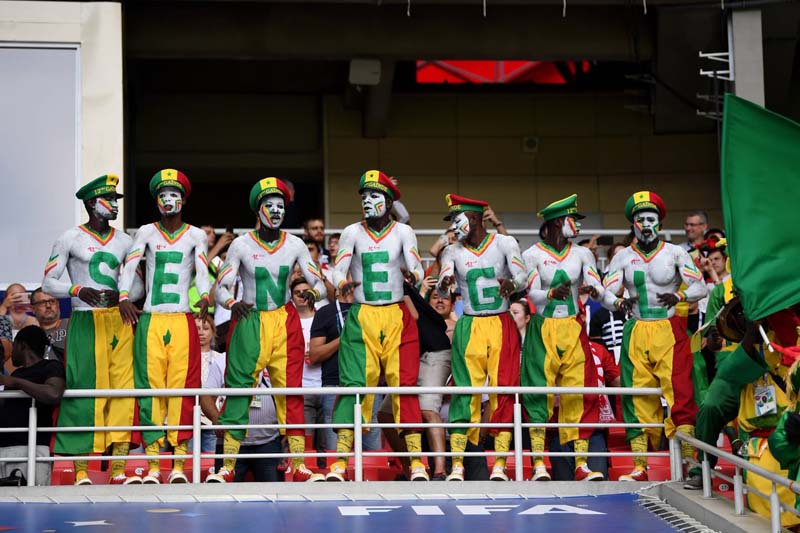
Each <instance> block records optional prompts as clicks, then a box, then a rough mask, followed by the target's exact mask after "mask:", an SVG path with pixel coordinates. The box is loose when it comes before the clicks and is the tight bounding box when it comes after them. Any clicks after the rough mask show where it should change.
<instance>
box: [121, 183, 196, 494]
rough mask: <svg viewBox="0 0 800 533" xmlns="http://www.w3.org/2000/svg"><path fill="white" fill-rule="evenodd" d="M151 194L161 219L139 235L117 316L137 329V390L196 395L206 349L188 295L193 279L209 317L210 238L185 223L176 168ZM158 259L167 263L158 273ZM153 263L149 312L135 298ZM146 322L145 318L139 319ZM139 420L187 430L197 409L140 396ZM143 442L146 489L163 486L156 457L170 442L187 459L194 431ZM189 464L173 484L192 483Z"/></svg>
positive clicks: (160, 434) (180, 462) (178, 464)
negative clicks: (140, 272) (141, 274)
mask: <svg viewBox="0 0 800 533" xmlns="http://www.w3.org/2000/svg"><path fill="white" fill-rule="evenodd" d="M149 188H150V194H151V196H152V197H153V199H154V200H155V203H156V205H157V207H158V210H159V212H160V214H161V219H160V220H159V221H157V222H155V223H153V224H147V225H146V226H142V227H141V228H139V230H138V231H137V232H136V237H134V240H133V245H131V251H130V252H129V253H128V256H127V258H126V261H125V266H124V267H123V270H122V274H121V275H120V283H119V312H120V314H121V315H122V318H123V320H124V321H125V322H126V323H128V324H136V332H135V334H134V350H133V368H134V378H135V384H136V388H137V389H161V388H167V387H170V388H178V387H186V388H195V387H199V386H200V345H199V343H198V342H197V325H196V324H195V322H194V320H193V319H192V317H191V315H189V314H188V313H189V311H190V307H189V288H190V286H191V281H192V276H193V275H195V274H196V276H195V283H196V284H197V288H198V290H199V291H200V301H199V303H198V307H199V313H200V316H201V317H205V315H206V314H207V313H208V307H209V299H208V298H209V297H208V293H209V291H210V290H211V283H210V282H209V278H208V239H207V237H206V235H205V233H204V232H203V230H201V229H200V228H197V227H194V226H190V225H188V224H186V223H185V222H184V221H183V214H182V212H183V206H184V205H185V204H186V200H187V198H188V197H189V195H190V194H191V191H192V187H191V184H190V182H189V178H187V177H186V175H185V174H184V173H183V172H180V171H178V170H175V169H163V170H159V171H158V172H156V173H155V175H154V176H153V177H152V179H151V180H150V187H149ZM156 255H160V256H161V257H165V258H168V259H164V262H163V263H161V265H163V266H161V267H160V268H159V267H156ZM143 257H146V258H147V272H146V276H147V283H146V286H147V289H148V290H147V298H146V300H145V304H144V312H142V311H140V310H139V309H138V308H136V307H135V306H134V305H133V303H132V302H131V301H130V299H129V293H130V291H131V290H132V287H133V282H134V280H135V279H136V268H137V267H138V266H139V263H140V262H141V260H142V258H143ZM140 315H141V316H140ZM138 403H139V419H140V421H141V424H142V425H143V426H156V425H161V424H162V422H163V421H164V420H165V418H166V420H167V423H168V424H169V425H173V426H176V425H188V424H191V421H192V409H191V402H189V401H186V399H184V398H181V397H179V396H174V397H146V396H143V397H139V398H138ZM141 433H142V439H143V441H144V442H143V443H144V445H145V454H146V455H147V456H148V457H147V463H148V473H147V475H146V476H145V477H144V478H142V480H141V481H142V482H143V483H152V484H159V483H161V464H160V460H159V458H158V457H157V455H158V453H159V450H160V448H161V445H162V444H163V443H164V440H165V438H166V439H167V440H169V443H170V444H171V445H172V446H174V449H175V455H186V453H187V451H188V449H189V447H188V441H189V439H190V438H191V437H192V433H191V431H188V430H167V431H166V432H165V431H164V430H161V429H159V430H143V431H142V432H141ZM185 462H186V460H185V459H174V461H173V468H172V472H171V473H170V475H169V478H168V481H169V483H186V482H188V479H187V477H186V475H185V474H184V472H183V469H184V468H183V467H184V464H185Z"/></svg>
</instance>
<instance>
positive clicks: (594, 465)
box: [550, 430, 608, 481]
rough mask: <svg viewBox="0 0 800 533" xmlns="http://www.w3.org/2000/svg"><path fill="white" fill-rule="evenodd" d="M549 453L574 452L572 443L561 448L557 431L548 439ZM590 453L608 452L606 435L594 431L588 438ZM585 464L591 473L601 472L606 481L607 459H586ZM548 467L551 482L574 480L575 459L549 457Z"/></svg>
mask: <svg viewBox="0 0 800 533" xmlns="http://www.w3.org/2000/svg"><path fill="white" fill-rule="evenodd" d="M550 451H551V452H574V451H575V446H574V442H570V443H569V444H567V445H566V446H562V445H561V442H560V441H559V438H558V431H556V432H555V433H554V435H553V437H551V438H550ZM589 451H590V452H605V451H608V447H607V446H606V435H605V433H603V432H602V431H599V430H598V431H595V432H594V433H592V436H591V437H589ZM586 464H587V465H588V466H589V468H590V469H591V470H592V471H593V472H602V473H603V475H604V476H605V477H606V479H608V457H587V459H586ZM550 465H551V466H552V470H553V480H555V481H572V480H573V479H575V458H574V457H551V458H550Z"/></svg>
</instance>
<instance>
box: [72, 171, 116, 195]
mask: <svg viewBox="0 0 800 533" xmlns="http://www.w3.org/2000/svg"><path fill="white" fill-rule="evenodd" d="M118 183H119V176H117V175H116V174H104V175H103V176H100V177H99V178H95V179H93V180H92V181H90V182H89V183H87V184H86V185H84V186H83V187H81V188H80V189H78V192H76V193H75V197H76V198H77V199H78V200H82V201H84V202H85V201H87V200H91V199H92V198H97V197H98V196H104V195H106V194H108V193H112V192H113V193H116V195H117V198H122V195H121V194H120V193H118V192H117V184H118Z"/></svg>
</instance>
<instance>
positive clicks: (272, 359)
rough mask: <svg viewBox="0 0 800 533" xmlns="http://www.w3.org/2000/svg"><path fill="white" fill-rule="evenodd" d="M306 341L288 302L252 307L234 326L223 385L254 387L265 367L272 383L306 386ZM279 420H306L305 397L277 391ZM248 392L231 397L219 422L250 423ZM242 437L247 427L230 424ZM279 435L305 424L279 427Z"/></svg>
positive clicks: (295, 432) (237, 436)
mask: <svg viewBox="0 0 800 533" xmlns="http://www.w3.org/2000/svg"><path fill="white" fill-rule="evenodd" d="M304 355H305V340H304V338H303V328H302V326H301V324H300V315H298V314H297V309H296V308H295V306H294V305H293V304H292V303H291V302H290V303H288V304H286V305H284V306H283V307H279V308H277V309H273V310H271V311H256V310H253V311H251V312H250V314H248V315H247V316H246V317H245V318H243V319H241V320H239V321H237V322H236V323H235V324H234V325H233V333H232V334H231V337H230V343H229V345H228V359H227V367H226V370H225V386H226V387H230V388H242V389H247V388H254V387H256V386H257V385H258V382H259V380H260V378H261V374H262V372H263V371H264V369H267V371H268V372H269V379H270V382H271V383H272V386H273V387H277V388H284V387H302V386H303V364H304V361H303V358H304ZM274 398H275V408H276V412H277V417H278V423H279V424H303V423H304V422H305V418H304V413H303V396H302V395H292V396H275V397H274ZM251 399H252V398H251V397H250V396H229V397H228V398H227V400H226V401H225V408H224V410H223V411H222V415H221V416H220V418H219V423H220V424H247V421H248V418H249V413H250V409H249V406H250V401H251ZM230 433H231V435H232V436H233V437H234V438H235V439H236V440H239V441H241V440H242V439H244V437H245V433H246V431H245V430H244V429H232V430H230ZM281 434H285V435H303V434H304V430H303V429H281Z"/></svg>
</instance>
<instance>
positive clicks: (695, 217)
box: [683, 210, 708, 252]
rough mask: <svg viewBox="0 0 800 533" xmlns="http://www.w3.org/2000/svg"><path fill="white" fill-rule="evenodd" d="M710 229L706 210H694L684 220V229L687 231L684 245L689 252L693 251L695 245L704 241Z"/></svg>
mask: <svg viewBox="0 0 800 533" xmlns="http://www.w3.org/2000/svg"><path fill="white" fill-rule="evenodd" d="M707 229H708V215H707V214H706V212H705V211H701V210H697V211H692V212H691V213H689V214H688V215H686V219H685V220H684V221H683V230H684V231H685V232H686V242H685V243H684V244H683V247H684V248H685V249H686V251H687V252H692V251H694V250H695V247H696V246H697V245H699V244H702V243H703V239H704V236H705V234H706V230H707Z"/></svg>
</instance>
